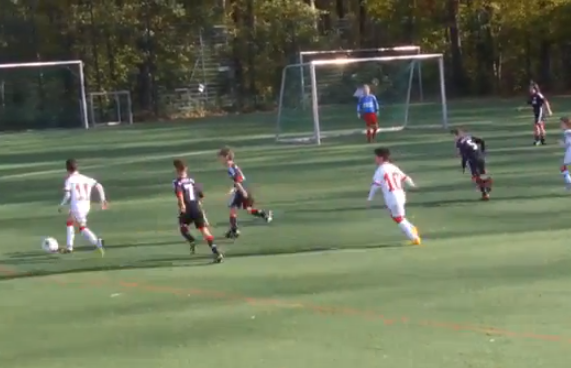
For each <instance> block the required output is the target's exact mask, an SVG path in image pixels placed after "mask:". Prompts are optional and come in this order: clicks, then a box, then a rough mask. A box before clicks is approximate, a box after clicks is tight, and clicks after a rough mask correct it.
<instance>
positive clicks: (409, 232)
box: [399, 219, 417, 240]
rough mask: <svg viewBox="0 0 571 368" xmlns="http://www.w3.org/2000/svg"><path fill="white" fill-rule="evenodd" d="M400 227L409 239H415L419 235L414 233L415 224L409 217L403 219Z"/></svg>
mask: <svg viewBox="0 0 571 368" xmlns="http://www.w3.org/2000/svg"><path fill="white" fill-rule="evenodd" d="M399 227H400V229H401V231H402V232H403V233H404V234H405V235H406V237H407V238H408V239H409V240H415V239H416V238H417V235H416V234H415V233H414V225H413V224H411V223H410V222H409V221H408V220H407V219H403V220H402V221H401V222H400V223H399Z"/></svg>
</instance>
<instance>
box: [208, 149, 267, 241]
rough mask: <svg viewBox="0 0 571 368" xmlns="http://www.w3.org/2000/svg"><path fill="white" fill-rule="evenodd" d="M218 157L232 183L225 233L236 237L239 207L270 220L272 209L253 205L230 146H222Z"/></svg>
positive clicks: (244, 177)
mask: <svg viewBox="0 0 571 368" xmlns="http://www.w3.org/2000/svg"><path fill="white" fill-rule="evenodd" d="M218 159H219V160H220V162H221V163H222V164H223V165H224V166H225V167H226V169H227V172H228V176H230V179H231V180H232V183H233V184H232V190H231V191H230V201H229V203H228V207H230V229H229V230H228V232H227V233H226V237H227V238H237V237H238V236H239V235H240V231H239V230H238V219H237V217H238V210H239V209H244V210H246V211H248V213H250V214H251V215H252V216H255V217H260V218H263V219H264V220H266V222H271V221H272V211H264V210H260V209H257V208H255V207H254V198H253V197H252V193H251V191H249V190H248V188H247V185H246V176H244V173H243V172H242V169H240V167H238V165H237V164H236V162H235V161H234V152H233V151H232V150H231V149H230V148H228V147H224V148H222V149H221V150H220V151H219V152H218Z"/></svg>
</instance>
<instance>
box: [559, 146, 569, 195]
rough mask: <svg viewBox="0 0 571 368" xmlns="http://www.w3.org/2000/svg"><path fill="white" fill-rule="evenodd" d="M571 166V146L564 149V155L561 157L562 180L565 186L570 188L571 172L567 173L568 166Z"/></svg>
mask: <svg viewBox="0 0 571 368" xmlns="http://www.w3.org/2000/svg"><path fill="white" fill-rule="evenodd" d="M570 166H571V148H568V149H567V150H566V151H565V157H563V166H561V175H562V176H563V181H564V182H565V187H566V188H567V189H571V174H570V173H569V167H570Z"/></svg>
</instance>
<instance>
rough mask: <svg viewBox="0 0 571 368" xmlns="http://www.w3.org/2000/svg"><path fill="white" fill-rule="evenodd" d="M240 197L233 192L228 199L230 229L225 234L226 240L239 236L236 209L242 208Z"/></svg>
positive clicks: (237, 193)
mask: <svg viewBox="0 0 571 368" xmlns="http://www.w3.org/2000/svg"><path fill="white" fill-rule="evenodd" d="M242 200H243V198H242V195H241V194H240V193H239V192H237V191H235V192H234V194H232V197H230V200H229V202H228V207H229V208H230V229H229V230H228V231H227V232H226V238H228V239H236V238H237V237H239V236H240V230H238V208H242Z"/></svg>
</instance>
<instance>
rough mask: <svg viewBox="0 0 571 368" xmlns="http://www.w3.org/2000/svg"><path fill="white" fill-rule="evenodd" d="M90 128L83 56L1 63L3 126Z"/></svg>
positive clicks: (0, 122) (0, 127)
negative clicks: (61, 59)
mask: <svg viewBox="0 0 571 368" xmlns="http://www.w3.org/2000/svg"><path fill="white" fill-rule="evenodd" d="M79 127H83V128H88V127H89V123H88V118H87V101H86V94H85V83H84V76H83V62H82V61H80V60H72V61H55V62H37V63H20V64H18V63H16V64H0V130H29V129H49V128H79Z"/></svg>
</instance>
